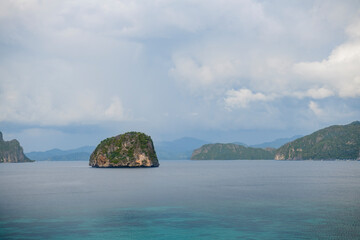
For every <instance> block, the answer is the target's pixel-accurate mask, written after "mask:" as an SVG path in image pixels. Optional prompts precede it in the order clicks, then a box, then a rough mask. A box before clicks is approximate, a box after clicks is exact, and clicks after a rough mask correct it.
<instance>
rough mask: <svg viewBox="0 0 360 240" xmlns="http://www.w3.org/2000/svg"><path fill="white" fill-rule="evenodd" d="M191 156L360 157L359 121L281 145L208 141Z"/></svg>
mask: <svg viewBox="0 0 360 240" xmlns="http://www.w3.org/2000/svg"><path fill="white" fill-rule="evenodd" d="M191 159H192V160H206V159H207V160H242V159H248V160H252V159H258V160H261V159H276V160H334V159H339V160H360V122H359V121H355V122H352V123H350V124H348V125H335V126H330V127H327V128H324V129H321V130H319V131H316V132H314V133H312V134H310V135H308V136H304V137H301V138H298V139H296V140H294V141H292V142H289V143H286V144H284V145H283V146H281V147H280V148H278V149H274V148H266V149H262V148H252V147H245V146H242V145H237V144H233V143H227V144H219V143H217V144H206V145H203V146H202V147H200V148H198V149H196V150H194V151H193V154H192V156H191Z"/></svg>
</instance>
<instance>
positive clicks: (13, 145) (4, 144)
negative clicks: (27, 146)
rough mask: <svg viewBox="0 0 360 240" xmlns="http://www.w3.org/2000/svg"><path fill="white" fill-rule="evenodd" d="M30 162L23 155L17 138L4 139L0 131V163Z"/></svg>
mask: <svg viewBox="0 0 360 240" xmlns="http://www.w3.org/2000/svg"><path fill="white" fill-rule="evenodd" d="M9 162H11V163H17V162H32V160H30V159H29V158H27V157H26V156H25V155H24V151H23V148H22V147H21V146H20V143H19V142H18V140H16V139H14V140H11V141H4V139H3V136H2V133H1V132H0V163H9Z"/></svg>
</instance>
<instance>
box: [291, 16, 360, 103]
mask: <svg viewBox="0 0 360 240" xmlns="http://www.w3.org/2000/svg"><path fill="white" fill-rule="evenodd" d="M347 34H348V40H347V41H346V42H344V43H343V44H341V45H339V46H338V47H336V48H335V49H334V50H333V51H332V52H331V54H330V55H329V56H328V58H327V59H324V60H322V61H316V62H300V63H297V64H295V65H294V71H295V73H296V74H298V75H299V76H301V77H302V78H304V79H306V80H307V81H309V83H311V84H321V85H322V86H323V88H322V89H325V88H326V89H328V90H327V92H328V93H330V92H334V93H335V94H336V95H337V96H338V97H341V98H349V97H351V98H354V97H359V96H360V67H359V66H360V20H357V21H356V22H354V23H353V24H351V25H350V26H349V27H348V28H347ZM323 93H324V91H323ZM325 95H328V94H325ZM331 95H333V94H330V95H329V96H331Z"/></svg>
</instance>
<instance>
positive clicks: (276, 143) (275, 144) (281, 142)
mask: <svg viewBox="0 0 360 240" xmlns="http://www.w3.org/2000/svg"><path fill="white" fill-rule="evenodd" d="M301 137H302V136H301V135H296V136H293V137H291V138H278V139H276V140H274V141H271V142H264V143H260V144H255V145H251V147H254V148H279V147H281V146H282V145H284V144H285V143H288V142H291V141H294V140H295V139H298V138H301ZM240 145H243V144H240Z"/></svg>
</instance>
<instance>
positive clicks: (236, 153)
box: [191, 143, 275, 160]
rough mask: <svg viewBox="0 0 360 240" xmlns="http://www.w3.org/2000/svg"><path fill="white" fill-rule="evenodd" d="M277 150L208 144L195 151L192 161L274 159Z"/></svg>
mask: <svg viewBox="0 0 360 240" xmlns="http://www.w3.org/2000/svg"><path fill="white" fill-rule="evenodd" d="M274 156H275V149H262V148H252V147H244V146H242V145H238V144H233V143H215V144H206V145H203V146H202V147H200V148H198V149H196V150H194V152H193V154H192V156H191V159H192V160H237V159H242V160H245V159H248V160H251V159H258V160H260V159H274Z"/></svg>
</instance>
